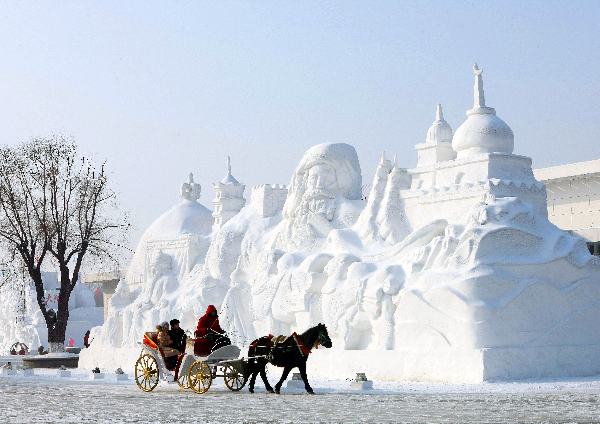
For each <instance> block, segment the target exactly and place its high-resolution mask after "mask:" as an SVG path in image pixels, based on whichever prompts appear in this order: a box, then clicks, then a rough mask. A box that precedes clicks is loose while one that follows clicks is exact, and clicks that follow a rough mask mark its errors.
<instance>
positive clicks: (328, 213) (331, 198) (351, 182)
mask: <svg viewBox="0 0 600 424" xmlns="http://www.w3.org/2000/svg"><path fill="white" fill-rule="evenodd" d="M361 187H362V174H361V172H360V164H359V162H358V156H357V155H356V150H354V147H352V146H350V145H348V144H344V143H325V144H319V145H316V146H313V147H311V148H310V149H309V150H308V151H307V152H306V153H305V154H304V156H303V157H302V160H301V161H300V163H299V164H298V167H297V168H296V170H295V171H294V174H293V176H292V181H291V182H290V185H289V194H288V198H287V199H286V201H285V205H284V207H283V217H284V218H285V220H284V221H283V222H282V223H281V224H279V227H278V229H277V230H276V235H275V237H274V239H273V242H272V246H273V247H274V248H280V249H282V250H284V251H291V250H302V249H305V248H314V247H316V246H317V245H318V244H320V243H322V242H323V238H324V237H327V235H328V234H329V232H330V231H331V230H332V229H334V228H342V227H348V226H350V225H352V224H354V222H355V221H356V218H357V217H358V213H357V211H356V210H354V209H353V208H352V207H351V206H350V207H349V208H347V209H346V208H344V206H345V205H346V204H348V205H350V203H349V202H347V201H348V200H357V199H360V195H361V190H362V188H361Z"/></svg>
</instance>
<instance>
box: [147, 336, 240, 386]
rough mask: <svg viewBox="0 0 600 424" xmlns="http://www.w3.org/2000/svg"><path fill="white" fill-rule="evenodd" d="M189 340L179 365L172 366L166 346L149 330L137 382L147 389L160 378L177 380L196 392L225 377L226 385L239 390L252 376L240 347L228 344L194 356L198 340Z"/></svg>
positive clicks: (180, 356)
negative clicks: (164, 353)
mask: <svg viewBox="0 0 600 424" xmlns="http://www.w3.org/2000/svg"><path fill="white" fill-rule="evenodd" d="M195 341H196V339H188V341H187V346H186V351H185V353H184V354H183V355H179V357H178V358H177V359H178V360H177V366H176V367H175V368H174V369H169V368H168V367H167V365H166V363H165V358H164V355H163V352H162V349H160V347H159V346H158V342H157V334H156V333H152V332H149V333H145V334H144V340H143V342H138V344H139V345H141V346H142V351H141V353H140V357H139V358H138V360H137V361H136V363H135V381H136V383H137V385H138V387H139V388H140V389H142V390H143V391H145V392H150V391H152V390H153V389H154V388H155V387H156V385H157V384H158V382H159V381H160V380H164V381H167V382H170V383H174V382H175V381H176V382H177V384H179V386H180V387H182V388H183V389H192V390H193V391H194V392H196V393H204V392H206V391H207V390H208V389H209V388H210V386H211V384H212V381H213V380H214V379H215V378H217V377H223V380H224V381H225V385H226V386H227V387H228V388H229V389H230V390H232V391H239V390H241V389H242V388H243V387H244V386H245V385H246V381H247V379H248V375H247V371H246V370H247V363H246V362H245V361H244V360H243V359H238V357H239V355H240V348H239V347H237V346H234V345H228V346H224V347H221V348H219V349H216V350H215V351H213V352H211V353H210V354H209V355H208V356H196V355H194V353H193V352H194V342H195Z"/></svg>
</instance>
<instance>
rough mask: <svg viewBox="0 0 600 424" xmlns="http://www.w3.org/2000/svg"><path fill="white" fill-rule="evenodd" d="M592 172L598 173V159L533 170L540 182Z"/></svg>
mask: <svg viewBox="0 0 600 424" xmlns="http://www.w3.org/2000/svg"><path fill="white" fill-rule="evenodd" d="M594 174H600V159H596V160H590V161H587V162H578V163H569V164H567V165H559V166H552V167H549V168H540V169H534V170H533V175H535V179H536V180H538V181H542V182H546V181H553V180H562V179H578V178H582V177H585V176H591V175H594Z"/></svg>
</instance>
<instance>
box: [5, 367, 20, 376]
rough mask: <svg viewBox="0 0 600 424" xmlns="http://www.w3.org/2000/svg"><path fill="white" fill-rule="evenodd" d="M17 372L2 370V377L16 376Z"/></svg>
mask: <svg viewBox="0 0 600 424" xmlns="http://www.w3.org/2000/svg"><path fill="white" fill-rule="evenodd" d="M16 374H17V370H10V369H8V368H2V375H16Z"/></svg>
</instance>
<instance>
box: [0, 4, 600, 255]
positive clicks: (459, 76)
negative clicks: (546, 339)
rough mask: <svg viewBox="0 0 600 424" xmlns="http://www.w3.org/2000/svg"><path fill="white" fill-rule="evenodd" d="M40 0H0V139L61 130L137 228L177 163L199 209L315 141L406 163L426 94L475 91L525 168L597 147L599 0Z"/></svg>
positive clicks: (453, 113) (169, 190) (169, 193)
mask: <svg viewBox="0 0 600 424" xmlns="http://www.w3.org/2000/svg"><path fill="white" fill-rule="evenodd" d="M123 3H125V2H108V1H105V2H93V1H87V2H80V1H77V2H41V1H32V2H28V1H19V2H4V3H2V4H0V39H1V40H2V42H0V128H1V130H0V143H2V144H15V143H18V142H20V141H24V140H27V139H29V138H30V137H32V136H46V135H49V134H53V133H65V134H68V135H72V136H73V137H74V138H75V140H76V141H77V143H78V144H79V146H80V148H81V150H82V151H83V152H85V153H86V154H93V155H95V156H96V157H97V158H99V159H106V160H107V169H109V170H110V171H111V172H112V180H113V182H114V183H115V186H116V188H117V190H118V191H119V192H120V196H121V202H122V204H123V207H124V208H125V209H128V210H130V211H131V212H132V215H133V218H134V220H135V221H136V222H137V226H138V229H137V230H136V231H134V233H133V234H132V243H133V244H134V245H135V243H136V242H137V239H138V238H139V237H140V235H141V233H142V232H143V230H144V229H145V228H146V227H148V225H149V224H150V223H151V222H152V221H153V220H154V219H155V218H156V217H158V216H159V215H160V214H161V213H163V212H164V211H166V210H168V209H169V208H170V207H171V206H173V205H174V204H175V203H177V202H178V201H179V197H178V189H179V185H180V184H181V183H182V182H184V181H185V180H186V179H187V174H188V173H189V172H193V173H194V176H195V180H196V181H197V182H200V183H201V184H202V191H203V195H202V198H201V199H200V200H201V202H202V203H203V204H204V205H206V206H207V207H209V208H211V209H212V203H211V200H212V198H213V197H214V190H213V189H212V183H216V182H217V181H218V180H220V179H222V178H223V177H224V176H225V173H226V159H227V156H228V155H230V156H231V161H232V167H233V174H234V176H235V177H236V178H237V179H238V180H239V181H242V182H244V183H245V184H246V185H247V187H246V193H245V197H246V199H248V200H249V199H250V192H251V187H252V186H254V185H257V184H262V183H273V184H274V183H278V184H288V183H289V179H290V177H291V174H292V172H293V170H294V168H295V166H296V164H297V163H298V161H299V159H300V157H301V156H302V154H303V152H304V151H305V150H307V149H308V148H309V147H310V146H312V145H314V144H317V143H321V142H327V141H332V142H346V143H349V144H352V145H353V146H355V147H356V149H357V152H358V155H359V158H360V160H361V166H362V170H363V180H364V181H365V182H370V181H371V179H372V178H373V174H374V171H375V167H376V165H377V162H378V158H379V156H380V153H381V151H382V150H385V151H386V153H387V154H388V155H389V156H392V155H394V154H396V155H398V157H399V162H400V165H401V166H404V167H413V166H414V165H415V163H416V153H415V151H414V145H415V144H417V143H421V142H423V141H424V140H425V136H426V133H427V129H428V128H429V126H430V125H431V123H432V122H433V121H434V119H435V105H436V104H437V103H438V102H439V103H441V104H442V106H443V108H444V117H445V118H446V120H447V121H448V123H449V124H450V125H451V126H452V129H453V130H456V129H457V128H458V126H459V125H460V124H461V123H462V122H464V120H465V119H466V116H465V111H466V110H468V109H470V108H471V107H472V104H473V72H472V65H473V63H474V62H478V64H479V67H480V68H481V69H483V70H484V73H483V79H484V87H485V94H486V104H487V105H488V106H491V107H494V108H495V109H496V111H497V114H498V116H499V117H500V118H502V119H503V120H504V121H505V122H506V123H508V125H510V127H511V128H512V129H513V132H514V133H515V153H517V154H522V155H526V156H530V157H532V158H533V163H534V167H535V168H539V167H546V166H553V165H559V164H564V163H571V162H578V161H585V160H592V159H599V158H600V143H599V141H600V140H599V138H600V136H599V135H600V112H599V107H598V105H597V102H598V94H599V93H600V82H599V81H600V34H599V30H598V25H599V22H600V2H598V1H590V2H583V1H581V2H579V1H574V2H548V1H544V2H542V1H540V2H526V1H518V2H517V1H504V2H490V1H477V2H461V1H456V2H377V1H368V2H367V1H365V2H281V1H276V2H267V1H263V2H208V1H207V2H200V1H189V2H183V1H179V2H169V3H168V4H167V3H166V2H148V1H140V2H127V4H123Z"/></svg>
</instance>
